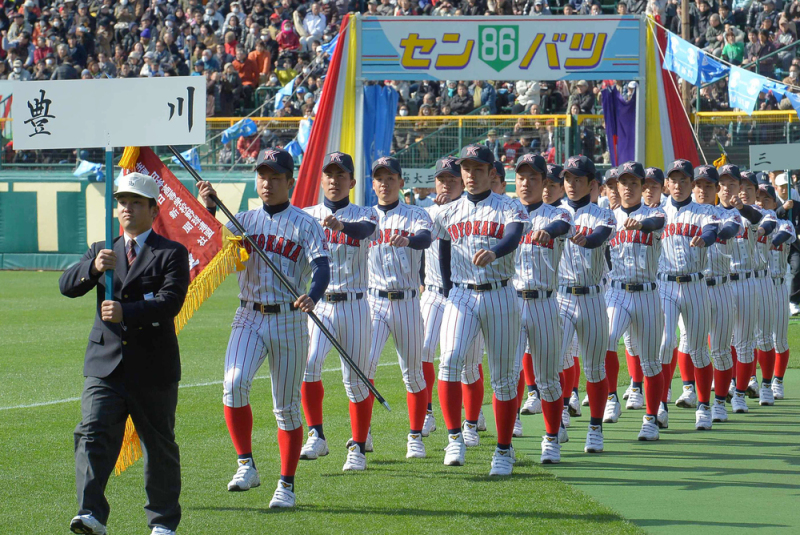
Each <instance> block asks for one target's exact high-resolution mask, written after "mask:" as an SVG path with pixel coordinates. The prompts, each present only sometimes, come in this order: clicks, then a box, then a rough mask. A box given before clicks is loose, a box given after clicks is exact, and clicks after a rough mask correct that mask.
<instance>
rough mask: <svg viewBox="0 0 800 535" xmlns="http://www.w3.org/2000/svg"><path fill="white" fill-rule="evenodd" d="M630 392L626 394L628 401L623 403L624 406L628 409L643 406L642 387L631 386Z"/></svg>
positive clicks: (637, 408) (635, 409) (636, 409)
mask: <svg viewBox="0 0 800 535" xmlns="http://www.w3.org/2000/svg"><path fill="white" fill-rule="evenodd" d="M630 390H631V393H630V395H629V396H628V402H627V403H626V404H625V408H626V409H627V410H629V411H638V410H640V409H643V408H644V396H643V395H642V389H641V388H639V387H638V386H637V387H631V389H630Z"/></svg>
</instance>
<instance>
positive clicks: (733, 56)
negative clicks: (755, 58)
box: [721, 32, 744, 65]
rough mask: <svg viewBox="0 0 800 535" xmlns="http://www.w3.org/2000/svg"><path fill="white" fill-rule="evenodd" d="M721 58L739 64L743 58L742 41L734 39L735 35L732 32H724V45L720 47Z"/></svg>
mask: <svg viewBox="0 0 800 535" xmlns="http://www.w3.org/2000/svg"><path fill="white" fill-rule="evenodd" d="M721 57H722V59H724V60H725V61H727V62H729V63H732V64H733V65H741V64H742V60H743V59H744V43H739V42H737V41H736V35H735V34H734V33H733V32H727V33H726V34H725V47H724V48H723V49H722V55H721Z"/></svg>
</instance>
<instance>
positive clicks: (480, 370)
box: [478, 364, 483, 384]
mask: <svg viewBox="0 0 800 535" xmlns="http://www.w3.org/2000/svg"><path fill="white" fill-rule="evenodd" d="M478 375H480V377H481V384H483V364H478Z"/></svg>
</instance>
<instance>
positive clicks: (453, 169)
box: [433, 156, 461, 178]
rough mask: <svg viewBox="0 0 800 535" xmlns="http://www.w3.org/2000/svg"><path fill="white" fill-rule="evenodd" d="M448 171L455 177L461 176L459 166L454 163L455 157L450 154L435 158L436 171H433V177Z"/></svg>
mask: <svg viewBox="0 0 800 535" xmlns="http://www.w3.org/2000/svg"><path fill="white" fill-rule="evenodd" d="M445 173H450V174H451V175H455V176H457V177H460V176H461V166H460V165H458V164H457V163H456V159H455V158H453V157H452V156H445V157H444V158H439V159H438V160H436V171H434V173H433V178H436V177H438V176H439V175H443V174H445Z"/></svg>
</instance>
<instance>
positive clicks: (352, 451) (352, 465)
mask: <svg viewBox="0 0 800 535" xmlns="http://www.w3.org/2000/svg"><path fill="white" fill-rule="evenodd" d="M366 469H367V456H366V455H364V454H363V453H361V449H360V448H359V447H358V444H353V445H352V446H350V447H349V448H347V459H345V461H344V466H343V467H342V472H350V471H354V472H362V471H364V470H366Z"/></svg>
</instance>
